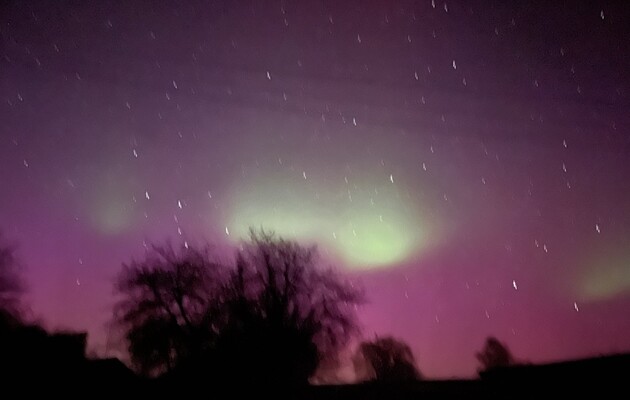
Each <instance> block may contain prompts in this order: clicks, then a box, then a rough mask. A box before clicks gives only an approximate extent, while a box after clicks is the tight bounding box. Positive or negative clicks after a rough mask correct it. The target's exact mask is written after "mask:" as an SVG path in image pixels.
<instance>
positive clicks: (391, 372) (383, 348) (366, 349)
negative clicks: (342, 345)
mask: <svg viewBox="0 0 630 400" xmlns="http://www.w3.org/2000/svg"><path fill="white" fill-rule="evenodd" d="M353 361H354V366H355V372H356V375H357V377H358V378H359V379H361V380H376V381H382V382H403V381H411V380H417V379H420V372H419V371H418V369H417V367H416V362H415V358H414V356H413V352H412V351H411V348H410V347H409V345H408V344H407V343H404V342H403V341H401V340H398V339H395V338H393V337H391V336H389V337H383V338H378V337H377V338H376V339H375V340H373V341H370V342H363V343H361V344H360V345H359V348H358V349H357V352H356V354H355V357H354V360H353Z"/></svg>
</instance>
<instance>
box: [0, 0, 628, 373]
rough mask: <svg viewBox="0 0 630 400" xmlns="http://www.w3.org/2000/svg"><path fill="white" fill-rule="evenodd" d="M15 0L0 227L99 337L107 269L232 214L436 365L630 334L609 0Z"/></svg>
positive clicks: (617, 31)
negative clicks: (339, 276)
mask: <svg viewBox="0 0 630 400" xmlns="http://www.w3.org/2000/svg"><path fill="white" fill-rule="evenodd" d="M586 3H587V2H584V4H581V3H580V4H569V3H566V4H560V3H555V2H553V3H552V4H548V3H547V2H544V3H543V2H537V3H535V4H533V5H532V4H530V5H525V4H524V2H523V3H522V2H517V1H489V2H484V1H472V2H469V1H446V2H444V1H431V0H427V1H411V0H401V1H385V0H382V1H381V0H377V1H369V2H362V1H353V0H351V1H344V2H338V1H299V2H291V1H271V2H258V1H251V0H250V1H240V0H237V1H233V0H232V1H227V0H225V1H212V2H204V1H186V2H177V1H172V2H171V1H166V2H151V1H138V2H133V3H125V4H122V3H119V2H114V1H103V2H98V3H96V2H95V3H94V4H88V3H87V2H86V3H76V2H69V1H58V2H54V3H53V2H49V3H47V2H37V1H24V2H18V1H9V2H6V3H5V4H3V5H2V6H0V7H2V8H1V9H0V23H1V25H0V34H1V37H2V46H0V121H1V125H0V182H1V183H2V191H1V192H0V232H2V234H3V237H4V238H7V240H9V241H11V242H12V243H15V244H16V245H18V249H19V250H18V255H19V257H20V259H21V260H22V261H23V264H24V265H25V266H26V271H25V279H26V280H27V282H28V286H29V291H28V296H27V301H28V303H29V304H30V308H31V310H32V311H31V313H32V315H33V316H34V317H35V318H39V319H41V320H43V321H45V323H46V324H47V325H48V326H50V327H54V328H69V329H81V330H88V331H89V335H90V336H89V346H90V349H91V350H93V351H94V352H96V353H99V354H113V352H114V350H113V349H114V347H115V346H114V344H113V341H114V339H113V338H114V336H115V334H114V333H112V332H111V329H110V328H109V325H108V324H107V322H108V320H109V318H110V315H111V305H112V304H113V298H112V278H113V276H114V275H115V274H116V272H117V271H118V270H119V268H120V266H121V263H122V262H125V261H129V260H130V259H131V258H133V257H140V256H141V255H142V254H143V252H144V251H145V246H147V245H148V244H150V243H151V242H161V241H164V240H172V241H175V242H177V241H186V242H190V243H203V242H206V241H207V242H209V243H211V246H212V249H213V251H214V252H215V253H216V255H217V257H218V258H220V259H229V258H230V257H231V255H232V249H233V248H234V247H235V246H237V244H238V241H239V240H240V238H242V237H243V236H244V235H246V233H247V230H248V229H249V227H250V226H253V227H263V228H265V229H269V230H275V231H276V232H277V233H279V234H281V235H283V236H286V237H289V238H296V239H298V240H300V241H301V242H304V243H309V244H310V243H312V244H317V245H318V247H319V249H320V251H321V255H322V258H323V261H324V262H329V263H331V264H336V265H338V266H339V268H341V269H342V270H344V271H345V272H346V273H347V274H348V276H350V277H351V278H352V279H356V280H357V281H358V282H361V283H362V284H363V285H364V286H365V288H366V294H367V297H368V300H369V301H368V304H366V305H365V306H364V307H363V308H362V309H361V310H360V316H361V319H362V324H363V332H364V335H365V336H366V337H372V336H373V335H374V334H375V333H377V334H388V333H389V334H393V335H395V336H397V337H401V338H402V339H404V340H406V341H407V342H408V343H409V344H410V346H411V348H412V349H413V351H414V354H415V355H416V357H417V360H418V365H419V368H420V370H421V371H422V372H423V374H424V375H426V376H429V377H450V376H471V375H472V374H474V373H475V368H476V361H475V358H474V353H475V352H476V351H477V350H479V349H480V348H481V346H482V345H483V342H484V340H485V337H486V336H488V335H494V336H496V337H498V338H499V339H501V340H502V341H504V342H505V343H507V344H508V345H509V346H510V349H511V350H512V353H513V354H514V355H515V356H516V357H518V358H521V359H525V360H531V361H534V362H537V361H546V360H556V359H564V358H573V357H580V356H588V355H594V354H603V353H609V352H620V351H630V336H628V334H627V333H628V332H630V314H629V313H628V310H629V309H630V247H629V245H630V168H629V167H628V165H629V160H630V113H628V109H630V97H629V96H630V95H629V92H628V91H629V90H630V74H629V72H628V71H630V42H628V37H630V36H629V35H630V25H628V24H627V21H628V19H629V18H630V10H629V7H628V6H627V5H626V4H625V3H624V2H616V1H601V2H597V1H594V2H588V4H586Z"/></svg>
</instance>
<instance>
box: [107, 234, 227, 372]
mask: <svg viewBox="0 0 630 400" xmlns="http://www.w3.org/2000/svg"><path fill="white" fill-rule="evenodd" d="M215 278H216V279H218V266H217V264H215V263H213V262H211V261H210V257H209V255H208V252H207V251H206V250H199V249H195V248H193V247H190V246H188V247H184V246H182V248H181V249H178V250H175V249H173V247H172V246H170V245H163V246H154V247H153V248H152V249H151V251H150V252H149V254H148V255H147V257H146V258H145V259H144V260H142V261H134V262H132V263H130V264H126V265H123V270H122V271H121V272H120V274H119V275H118V279H117V281H116V285H115V290H116V292H117V293H118V294H119V295H120V296H121V297H122V298H121V300H120V301H119V302H118V303H117V304H116V306H115V309H114V318H115V320H116V322H117V323H118V324H120V325H121V326H122V327H123V328H124V329H125V331H126V339H127V342H128V349H129V353H130V356H131V358H132V361H133V362H134V364H135V365H136V366H137V368H138V369H139V370H140V371H141V372H143V373H145V374H148V375H157V374H159V373H162V372H165V371H167V370H171V369H172V367H173V366H174V365H175V363H176V362H177V361H178V360H179V359H180V358H182V357H186V356H187V355H188V354H191V353H193V352H195V351H197V350H198V348H197V347H196V346H197V345H199V343H200V340H201V337H200V335H201V334H202V333H203V332H202V330H201V329H200V324H201V321H202V320H203V319H204V318H205V317H206V311H207V309H208V304H209V302H210V301H213V300H215V299H216V297H217V295H216V290H217V288H218V284H217V282H215V281H214V280H215Z"/></svg>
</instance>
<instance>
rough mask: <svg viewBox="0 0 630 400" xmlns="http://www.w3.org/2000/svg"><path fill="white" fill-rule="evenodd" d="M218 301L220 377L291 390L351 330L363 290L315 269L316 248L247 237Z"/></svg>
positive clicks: (258, 234) (262, 235)
mask: <svg viewBox="0 0 630 400" xmlns="http://www.w3.org/2000/svg"><path fill="white" fill-rule="evenodd" d="M225 298H226V302H225V311H226V314H225V316H226V320H225V325H224V327H223V329H222V331H221V333H220V335H219V339H218V340H219V341H218V343H217V355H218V357H217V359H218V360H220V365H221V370H222V371H223V372H224V373H227V375H231V376H236V375H237V374H236V372H237V371H240V373H239V375H240V377H241V378H244V379H247V380H250V381H255V382H257V383H266V384H269V383H272V382H277V381H282V382H283V383H289V384H296V385H299V384H305V383H307V382H308V379H309V378H310V377H311V376H312V375H313V373H314V372H315V369H316V368H317V365H318V364H319V362H320V360H323V359H326V358H328V357H332V356H334V355H335V354H336V352H337V350H338V349H339V348H341V347H342V346H344V345H345V344H346V343H347V341H348V339H349V338H350V337H351V335H352V334H353V333H355V332H356V331H357V324H356V319H355V306H356V305H357V304H359V303H360V302H362V301H363V291H362V290H361V289H360V288H358V287H355V286H353V285H352V284H351V283H349V282H347V281H345V280H344V279H342V278H341V277H340V276H339V275H338V274H337V273H336V272H335V271H334V270H333V269H331V268H325V267H322V266H321V264H319V263H318V259H317V251H316V248H314V247H303V246H301V245H299V244H298V243H296V242H293V241H289V240H284V239H282V238H279V237H276V236H275V235H274V234H273V233H268V232H265V231H262V230H261V231H253V230H252V231H251V233H250V241H249V242H248V243H247V244H245V245H244V246H243V249H242V250H241V251H240V252H239V253H238V256H237V262H236V267H235V269H234V271H233V273H232V274H231V276H230V278H229V281H228V284H227V286H226V296H225Z"/></svg>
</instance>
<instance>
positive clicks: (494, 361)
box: [476, 336, 514, 372]
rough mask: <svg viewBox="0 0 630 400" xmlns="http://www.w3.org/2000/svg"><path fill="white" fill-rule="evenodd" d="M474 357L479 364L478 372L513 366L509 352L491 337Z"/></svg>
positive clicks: (512, 359)
mask: <svg viewBox="0 0 630 400" xmlns="http://www.w3.org/2000/svg"><path fill="white" fill-rule="evenodd" d="M476 356H477V360H479V362H480V364H481V366H480V368H479V372H483V371H488V370H491V369H494V368H498V367H507V366H510V365H513V364H514V358H513V357H512V354H511V353H510V350H509V349H508V348H507V346H506V345H504V344H503V343H501V342H500V341H499V340H498V339H497V338H495V337H493V336H490V337H488V338H487V339H486V343H485V345H484V347H483V349H482V350H481V351H480V352H479V353H477V354H476Z"/></svg>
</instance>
